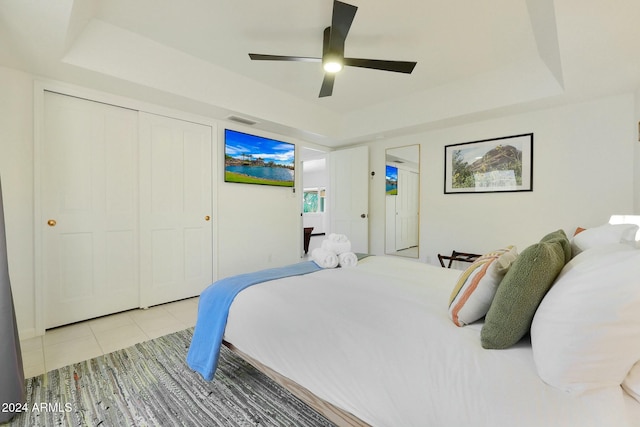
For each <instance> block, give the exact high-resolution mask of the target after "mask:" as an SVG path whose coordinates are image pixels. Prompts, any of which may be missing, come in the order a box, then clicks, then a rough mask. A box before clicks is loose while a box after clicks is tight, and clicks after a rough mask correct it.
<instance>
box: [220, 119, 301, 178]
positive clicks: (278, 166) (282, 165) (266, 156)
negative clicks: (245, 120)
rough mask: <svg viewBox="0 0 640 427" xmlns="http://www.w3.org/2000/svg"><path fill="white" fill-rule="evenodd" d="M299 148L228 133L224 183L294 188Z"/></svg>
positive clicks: (232, 132)
mask: <svg viewBox="0 0 640 427" xmlns="http://www.w3.org/2000/svg"><path fill="white" fill-rule="evenodd" d="M295 148H296V147H295V145H294V144H291V143H289V142H283V141H277V140H275V139H269V138H264V137H262V136H257V135H250V134H248V133H243V132H238V131H235V130H231V129H225V130H224V180H225V182H239V183H242V184H261V185H277V186H280V187H293V184H294V181H295V178H294V177H295Z"/></svg>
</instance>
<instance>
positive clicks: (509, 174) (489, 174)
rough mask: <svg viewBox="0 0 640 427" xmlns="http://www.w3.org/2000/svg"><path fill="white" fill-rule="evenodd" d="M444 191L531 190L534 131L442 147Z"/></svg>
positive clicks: (489, 191)
mask: <svg viewBox="0 0 640 427" xmlns="http://www.w3.org/2000/svg"><path fill="white" fill-rule="evenodd" d="M444 155H445V163H444V193H445V194H455V193H495V192H513V191H532V190H533V133H527V134H522V135H513V136H504V137H501V138H494V139H484V140H481V141H472V142H464V143H461V144H452V145H447V146H445V147H444Z"/></svg>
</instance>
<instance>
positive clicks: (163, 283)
mask: <svg viewBox="0 0 640 427" xmlns="http://www.w3.org/2000/svg"><path fill="white" fill-rule="evenodd" d="M211 143H212V129H211V127H210V126H205V125H201V124H196V123H191V122H186V121H182V120H177V119H172V118H168V117H163V116H157V115H153V114H147V113H140V266H141V269H140V285H141V289H140V299H141V306H142V307H148V306H151V305H155V304H160V303H164V302H167V301H175V300H178V299H182V298H188V297H192V296H195V295H199V294H200V292H202V290H204V288H205V287H207V286H208V285H210V284H211V282H212V281H213V227H212V222H213V218H212V209H213V207H212V157H211V156H212V149H211Z"/></svg>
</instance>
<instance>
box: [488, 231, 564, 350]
mask: <svg viewBox="0 0 640 427" xmlns="http://www.w3.org/2000/svg"><path fill="white" fill-rule="evenodd" d="M564 257H565V255H564V250H563V249H562V244H561V243H560V242H559V241H552V242H540V243H536V244H534V245H531V246H529V247H528V248H526V249H525V250H524V251H522V253H521V254H520V255H519V256H518V258H516V260H515V261H514V262H513V265H512V266H511V268H510V269H509V271H507V274H506V275H505V276H504V279H502V282H500V285H499V286H498V290H497V291H496V295H495V297H494V298H493V302H492V303H491V307H490V308H489V311H488V312H487V315H486V317H485V320H484V326H483V327H482V331H481V334H480V337H481V342H482V347H484V348H488V349H503V348H508V347H511V346H512V345H514V344H516V343H517V342H518V341H520V339H521V338H522V337H523V336H525V335H526V334H527V332H529V328H530V326H531V321H532V320H533V315H534V314H535V312H536V309H537V308H538V305H539V304H540V301H542V298H543V297H544V295H545V294H546V293H547V291H548V290H549V288H550V287H551V285H552V284H553V281H554V280H555V278H556V276H557V275H558V274H559V273H560V270H562V267H564V259H565V258H564Z"/></svg>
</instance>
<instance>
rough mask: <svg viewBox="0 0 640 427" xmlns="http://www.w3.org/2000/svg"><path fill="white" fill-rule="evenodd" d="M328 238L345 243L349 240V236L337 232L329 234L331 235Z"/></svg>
mask: <svg viewBox="0 0 640 427" xmlns="http://www.w3.org/2000/svg"><path fill="white" fill-rule="evenodd" d="M327 239H329V240H330V241H332V242H337V243H344V242H348V241H349V239H348V238H347V236H345V235H344V234H337V233H331V234H329V237H327Z"/></svg>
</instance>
